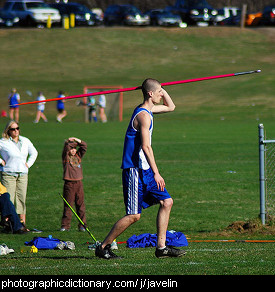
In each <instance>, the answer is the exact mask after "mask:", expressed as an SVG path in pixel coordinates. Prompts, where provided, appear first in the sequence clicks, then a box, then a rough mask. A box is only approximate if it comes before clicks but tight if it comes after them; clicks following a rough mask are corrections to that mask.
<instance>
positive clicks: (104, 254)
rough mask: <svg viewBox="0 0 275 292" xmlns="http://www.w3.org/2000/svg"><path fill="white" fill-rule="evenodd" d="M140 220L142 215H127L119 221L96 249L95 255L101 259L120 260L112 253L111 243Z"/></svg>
mask: <svg viewBox="0 0 275 292" xmlns="http://www.w3.org/2000/svg"><path fill="white" fill-rule="evenodd" d="M139 219H140V214H136V215H125V216H124V217H122V218H121V219H119V220H118V221H117V222H116V223H115V224H114V226H113V228H112V229H111V231H110V232H109V234H108V235H107V236H106V238H105V239H104V241H103V242H102V244H101V245H99V246H97V247H96V250H95V255H96V256H97V257H99V258H104V259H107V260H108V259H114V258H120V257H118V256H117V255H115V254H114V253H113V252H112V251H111V243H112V242H113V241H114V240H115V239H116V238H117V237H118V236H119V235H120V234H121V233H122V232H123V231H125V230H126V229H127V228H128V227H129V226H130V225H132V224H133V223H135V222H136V221H138V220H139Z"/></svg>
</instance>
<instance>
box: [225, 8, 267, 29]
mask: <svg viewBox="0 0 275 292" xmlns="http://www.w3.org/2000/svg"><path fill="white" fill-rule="evenodd" d="M261 15H262V13H249V14H246V16H245V26H257V25H259V22H260V20H261ZM241 19H242V11H238V13H237V15H233V16H230V17H228V18H225V19H224V20H222V21H220V22H219V24H220V25H235V26H240V25H241Z"/></svg>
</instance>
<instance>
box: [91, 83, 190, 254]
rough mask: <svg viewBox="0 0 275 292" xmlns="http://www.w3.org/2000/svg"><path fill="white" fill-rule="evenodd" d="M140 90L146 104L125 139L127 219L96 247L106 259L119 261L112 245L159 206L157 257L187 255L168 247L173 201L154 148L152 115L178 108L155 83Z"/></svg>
mask: <svg viewBox="0 0 275 292" xmlns="http://www.w3.org/2000/svg"><path fill="white" fill-rule="evenodd" d="M141 89H142V92H143V96H144V100H143V103H142V104H141V105H139V106H138V107H136V109H135V110H134V112H133V115H132V118H131V120H130V123H129V126H128V128H127V131H126V135H125V141H124V150H123V157H122V166H121V168H122V169H123V172H122V181H123V193H124V203H125V207H126V215H125V216H124V217H122V218H121V219H120V220H118V221H117V222H116V223H115V224H114V226H113V228H112V229H111V231H110V232H109V234H108V235H107V237H106V238H105V239H104V241H103V242H102V243H101V245H99V246H97V248H96V251H95V254H96V256H98V257H100V258H104V259H111V258H118V256H116V255H115V254H114V253H113V252H112V251H111V249H110V244H111V243H112V242H113V240H114V239H115V238H117V237H118V236H119V235H120V234H121V233H122V232H124V231H125V230H126V229H127V228H128V227H129V226H130V225H132V224H133V223H135V222H136V221H138V220H139V219H140V216H141V211H142V208H147V207H150V206H151V205H154V204H157V203H159V204H160V207H159V211H158V215H157V247H156V251H155V255H156V257H158V258H162V257H179V256H182V255H184V254H185V251H183V250H178V249H175V248H171V247H167V246H166V245H165V243H166V231H167V227H168V222H169V217H170V211H171V208H172V205H173V199H172V198H171V196H170V195H169V193H168V192H167V190H166V189H165V181H164V179H163V178H162V176H161V175H160V173H159V171H158V167H157V165H156V162H155V158H154V153H153V149H152V147H151V136H152V131H153V113H156V114H157V113H166V112H172V111H174V109H175V105H174V103H173V101H172V99H171V97H170V96H169V94H168V93H167V92H166V91H165V90H164V89H163V88H162V87H161V84H160V83H159V82H158V81H157V80H155V79H151V78H149V79H146V80H145V81H144V82H143V84H142V87H141ZM161 99H163V104H162V105H158V103H160V101H161Z"/></svg>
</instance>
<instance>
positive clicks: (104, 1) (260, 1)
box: [0, 0, 274, 13]
mask: <svg viewBox="0 0 275 292" xmlns="http://www.w3.org/2000/svg"><path fill="white" fill-rule="evenodd" d="M60 1H63V0H60ZM69 1H71V2H78V3H82V4H85V5H86V6H88V7H89V8H101V9H102V10H103V11H104V10H105V9H106V8H107V7H108V6H109V5H111V4H132V5H135V6H136V7H138V8H139V9H140V10H141V11H143V12H144V11H146V10H149V9H156V8H159V9H162V8H165V7H166V6H170V5H174V3H175V1H176V0H69ZM5 2H6V0H0V7H3V5H4V3H5ZM45 2H46V3H53V2H55V0H45ZM207 2H208V3H209V4H210V5H211V6H213V7H214V8H216V9H219V8H222V7H224V6H235V7H239V8H241V7H242V6H243V4H246V5H247V11H248V12H250V13H252V12H261V11H262V10H263V8H264V7H265V6H268V5H273V4H274V1H272V0H207Z"/></svg>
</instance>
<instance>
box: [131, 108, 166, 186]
mask: <svg viewBox="0 0 275 292" xmlns="http://www.w3.org/2000/svg"><path fill="white" fill-rule="evenodd" d="M137 121H138V125H139V130H140V137H141V147H142V150H143V152H144V154H145V156H146V158H147V161H148V163H149V165H150V167H151V169H152V171H153V173H154V178H155V181H156V183H157V185H158V188H159V189H160V190H161V191H163V190H164V187H165V181H164V179H163V178H162V177H161V175H160V173H159V171H158V167H157V164H156V161H155V157H154V152H153V148H152V147H151V145H150V131H149V128H150V124H151V118H150V116H149V115H148V113H146V112H141V113H140V114H139V115H138V116H137Z"/></svg>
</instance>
